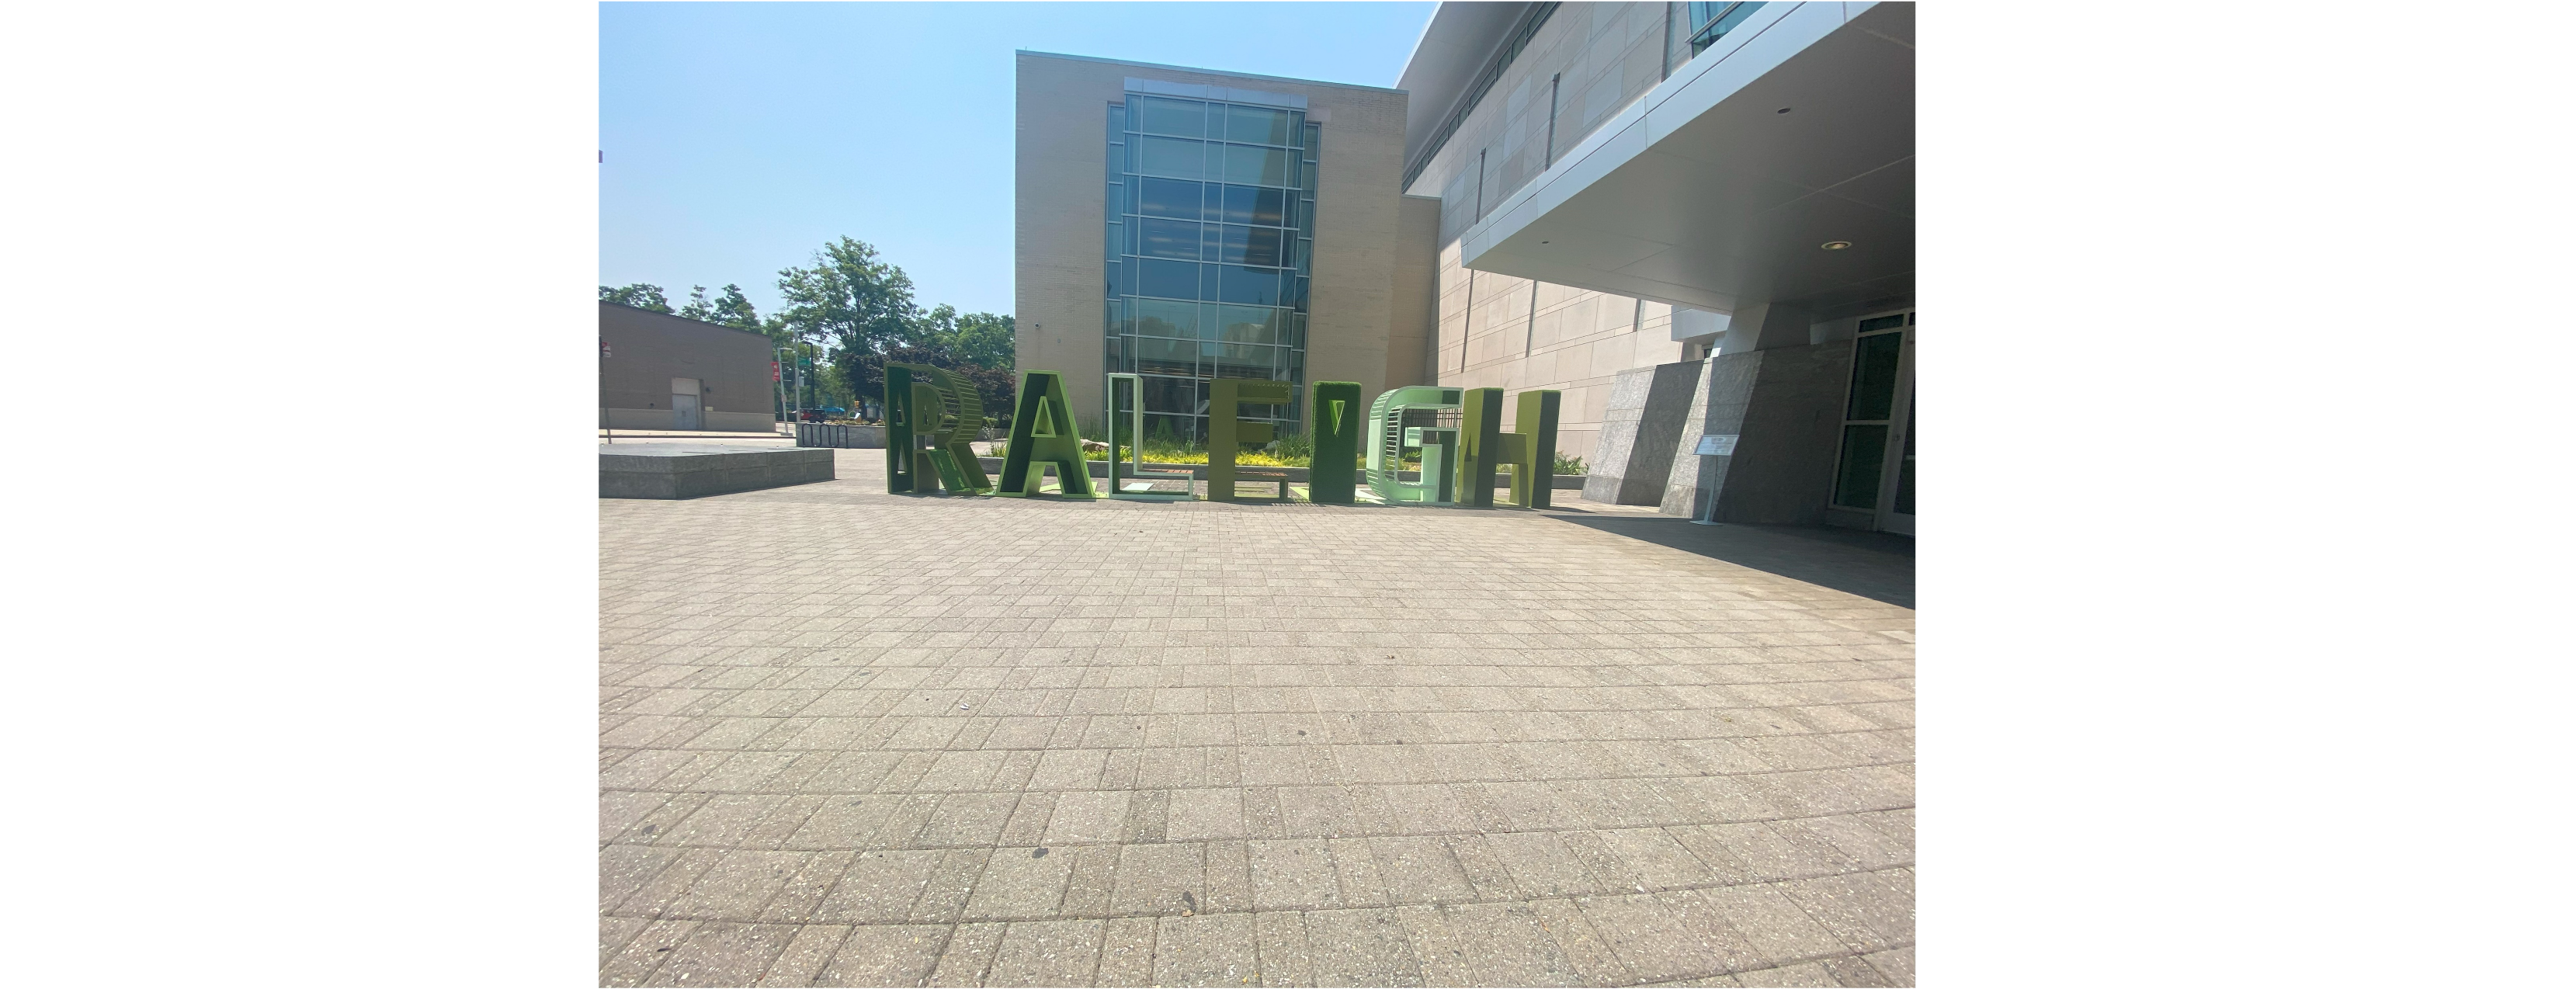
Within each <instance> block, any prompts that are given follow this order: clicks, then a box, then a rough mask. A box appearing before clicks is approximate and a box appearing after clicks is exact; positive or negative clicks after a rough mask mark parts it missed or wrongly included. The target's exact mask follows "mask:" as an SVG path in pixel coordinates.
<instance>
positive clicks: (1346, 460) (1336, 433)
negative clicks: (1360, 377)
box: [1306, 381, 1368, 505]
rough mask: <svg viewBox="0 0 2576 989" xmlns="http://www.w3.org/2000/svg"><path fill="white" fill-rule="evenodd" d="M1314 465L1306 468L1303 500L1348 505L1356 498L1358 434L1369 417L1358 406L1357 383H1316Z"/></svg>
mask: <svg viewBox="0 0 2576 989" xmlns="http://www.w3.org/2000/svg"><path fill="white" fill-rule="evenodd" d="M1309 407H1310V408H1312V409H1314V420H1313V423H1314V424H1313V425H1311V426H1309V427H1307V428H1308V429H1309V430H1311V431H1312V432H1311V433H1310V434H1309V435H1310V436H1311V437H1312V438H1313V439H1314V441H1315V457H1314V461H1313V464H1314V465H1313V466H1311V467H1308V468H1307V469H1306V500H1307V501H1311V502H1314V503H1316V504H1318V505H1348V504H1351V503H1352V502H1354V501H1356V500H1358V499H1357V498H1356V497H1355V496H1354V491H1355V490H1356V489H1357V488H1358V486H1359V456H1360V434H1361V433H1362V432H1365V429H1364V428H1363V426H1362V424H1363V423H1364V422H1365V421H1366V419H1367V418H1368V417H1367V416H1366V415H1365V414H1363V411H1362V410H1361V408H1360V383H1359V382H1356V381H1318V382H1315V401H1314V403H1313V404H1312V405H1311V406H1309Z"/></svg>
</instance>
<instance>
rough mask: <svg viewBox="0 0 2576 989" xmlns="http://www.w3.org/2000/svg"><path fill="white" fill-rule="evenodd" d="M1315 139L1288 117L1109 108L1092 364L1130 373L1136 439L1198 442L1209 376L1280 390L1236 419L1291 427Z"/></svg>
mask: <svg viewBox="0 0 2576 989" xmlns="http://www.w3.org/2000/svg"><path fill="white" fill-rule="evenodd" d="M1321 137H1322V128H1321V127H1320V125H1317V124H1313V123H1308V122H1307V121H1306V115H1305V113H1304V112H1303V111H1300V110H1292V109H1283V108H1279V107H1269V106H1258V105H1253V104H1246V103H1228V102H1219V101H1209V100H1190V99H1177V98H1174V97H1168V96H1147V95H1144V94H1140V93H1128V94H1126V102H1124V103H1112V104H1110V105H1109V142H1108V144H1109V157H1108V166H1109V167H1108V177H1109V190H1108V191H1109V197H1108V202H1109V208H1108V210H1107V212H1108V217H1107V219H1108V223H1107V226H1106V230H1107V234H1106V236H1105V237H1104V238H1103V242H1102V243H1103V247H1102V250H1103V253H1104V256H1105V257H1107V259H1108V262H1109V263H1108V265H1107V269H1106V270H1107V272H1108V277H1107V278H1106V279H1105V281H1106V282H1107V284H1106V285H1105V286H1104V287H1103V288H1104V295H1105V296H1106V299H1107V302H1106V306H1107V314H1106V315H1107V320H1106V324H1105V325H1106V326H1107V327H1108V341H1107V345H1108V353H1107V360H1106V361H1104V362H1103V366H1104V367H1105V368H1106V369H1108V370H1110V371H1118V372H1125V373H1129V374H1137V375H1142V376H1143V378H1144V384H1145V387H1144V402H1145V410H1144V411H1145V431H1146V436H1147V438H1155V437H1160V436H1163V435H1168V436H1170V437H1171V438H1172V439H1174V440H1179V441H1186V442H1201V441H1204V439H1205V438H1206V436H1207V414H1208V396H1209V392H1210V384H1211V382H1214V381H1215V380H1216V379H1218V378H1251V379H1256V380H1269V381H1286V382H1289V383H1290V384H1291V385H1292V386H1293V387H1292V392H1293V393H1295V394H1296V395H1297V396H1298V397H1297V398H1296V399H1294V400H1293V401H1291V402H1290V404H1287V405H1282V406H1271V407H1268V408H1267V410H1266V412H1267V415H1266V416H1264V415H1262V414H1261V413H1263V412H1264V411H1265V409H1264V408H1263V407H1261V406H1250V405H1248V406H1245V407H1244V410H1243V411H1244V414H1245V416H1246V417H1247V418H1255V419H1258V418H1267V419H1269V420H1270V421H1271V422H1272V423H1274V424H1275V425H1276V426H1277V427H1278V432H1279V435H1282V436H1286V435H1290V434H1292V433H1295V432H1297V431H1298V423H1299V422H1301V421H1302V419H1303V416H1302V412H1303V406H1304V404H1305V400H1304V394H1303V393H1304V385H1305V380H1306V287H1307V282H1308V279H1309V277H1310V276H1311V275H1312V274H1313V267H1314V253H1315V250H1314V244H1315V162H1316V151H1317V145H1318V144H1319V143H1320V139H1321ZM1115 411H1117V412H1119V413H1122V414H1123V413H1124V412H1125V407H1124V406H1122V407H1121V408H1120V409H1118V410H1115ZM1119 421H1122V422H1123V421H1125V420H1124V418H1123V415H1122V416H1121V417H1120V419H1119Z"/></svg>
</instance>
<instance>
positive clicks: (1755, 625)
mask: <svg viewBox="0 0 2576 989" xmlns="http://www.w3.org/2000/svg"><path fill="white" fill-rule="evenodd" d="M881 458H882V454H881V453H880V452H878V451H864V450H845V451H840V452H839V470H840V477H841V479H840V480H837V481H833V482H828V483H822V484H813V485H805V486H800V487H793V488H782V489H776V490H770V491H760V492H751V493H746V494H738V495H727V496H721V497H714V498H705V499H699V500H694V501H676V502H657V501H602V502H600V607H601V619H600V621H601V625H600V712H601V721H600V786H601V793H600V831H599V841H600V846H599V847H600V857H599V881H600V891H599V892H600V914H601V920H600V929H599V936H600V956H599V957H600V979H601V981H602V983H603V984H606V985H753V984H758V985H877V986H914V985H1014V986H1017V985H1077V986H1078V985H1226V986H1250V985H1265V986H1273V985H1327V986H1329V985H1514V986H1537V985H1596V986H1616V985H1639V984H1684V985H1747V986H1773V985H1818V986H1829V985H1912V984H1913V983H1914V971H1913V966H1914V950H1913V945H1914V920H1913V917H1914V874H1913V862H1914V837H1913V832H1914V812H1913V806H1914V786H1913V759H1914V748H1913V731H1912V724H1913V711H1914V705H1913V699H1912V698H1913V689H1912V688H1913V661H1912V655H1913V647H1912V645H1911V642H1912V640H1913V635H1912V628H1913V612H1912V611H1911V610H1910V608H1907V607H1900V606H1898V605H1894V604H1887V603H1882V600H1899V601H1902V602H1905V603H1910V602H1911V596H1910V587H1911V583H1910V576H1907V575H1908V574H1910V568H1911V560H1910V559H1909V558H1903V557H1899V556H1896V555H1894V554H1890V553H1885V552H1872V551H1869V550H1867V549H1865V548H1863V549H1837V547H1836V546H1835V544H1833V543H1830V542H1813V543H1807V542H1801V541H1798V540H1795V539H1791V540H1788V541H1785V542H1783V541H1780V540H1773V542H1771V543H1769V544H1765V545H1764V546H1762V547H1758V549H1759V550H1760V554H1768V555H1767V556H1766V557H1764V559H1768V560H1778V561H1781V563H1782V564H1783V565H1773V564H1771V563H1764V564H1763V565H1764V566H1766V568H1767V569H1768V570H1771V571H1779V572H1800V573H1801V574H1802V575H1803V576H1808V577H1810V578H1811V579H1818V580H1827V581H1828V582H1831V583H1835V584H1837V585H1838V586H1848V587H1857V588H1861V589H1863V590H1865V591H1868V592H1869V593H1871V594H1872V595H1873V597H1876V598H1879V599H1880V600H1873V599H1872V597H1862V596H1858V595H1855V594H1852V593H1846V592H1845V591H1841V590H1834V589H1831V588H1829V587H1825V586H1820V585H1818V584H1811V583H1803V582H1800V581H1798V580H1792V579H1789V578H1787V577H1783V576H1777V575H1775V573H1772V572H1764V571H1763V570H1754V569H1748V568H1747V567H1744V566H1738V565H1735V564H1733V563H1728V562H1725V561H1723V560H1721V559H1717V558H1712V556H1710V555H1703V554H1701V553H1695V552H1689V551H1685V549H1682V548H1674V547H1675V546H1679V545H1687V544H1688V542H1689V540H1691V539H1695V538H1701V537H1702V536H1705V537H1706V538H1709V539H1718V538H1722V537H1721V536H1720V535H1719V533H1720V530H1712V529H1695V530H1692V531H1685V530H1689V529H1690V527H1688V525H1687V523H1684V522H1682V521H1680V520H1676V519H1662V518H1656V517H1654V516H1650V515H1640V514H1638V513H1636V512H1635V511H1633V510H1620V509H1615V508H1611V507H1608V506H1598V505H1591V504H1589V503H1585V502H1580V501H1567V502H1563V503H1561V504H1562V505H1563V506H1564V507H1565V508H1567V509H1568V511H1565V512H1561V513H1548V514H1541V513H1531V512H1526V511H1516V510H1498V511H1474V510H1449V509H1423V508H1382V507H1372V506H1353V507H1336V506H1313V505H1290V506H1280V505H1258V504H1243V505H1212V504H1206V503H1191V504H1179V505H1164V504H1142V503H1132V502H1094V503H1073V504H1068V503H1062V502H1039V501H1035V500H1028V501H1022V500H1012V499H1000V498H982V499H966V498H912V497H905V496H895V495H888V494H885V493H883V491H884V482H883V467H882V459H881ZM1566 494H1569V495H1570V494H1572V492H1567V493H1566ZM1608 523H1617V524H1608ZM1622 526H1624V527H1625V528H1622ZM1674 527H1682V528H1678V529H1677V528H1674ZM1649 531H1651V533H1653V534H1660V535H1638V533H1648V532H1649ZM1740 536H1741V538H1744V539H1751V540H1757V541H1758V540H1760V539H1762V538H1766V537H1765V536H1764V535H1763V534H1762V533H1760V532H1759V531H1758V530H1746V531H1744V532H1742V533H1740ZM1658 538H1660V539H1661V541H1662V542H1665V543H1671V544H1672V545H1661V544H1658V541H1657V540H1658ZM1806 546H1813V547H1815V549H1814V552H1813V553H1808V552H1807V551H1806V550H1804V549H1802V548H1801V547H1806ZM1784 547H1785V548H1784ZM1760 554H1756V555H1760ZM1802 554H1805V555H1804V556H1802ZM1802 560H1803V561H1804V563H1805V564H1812V565H1811V566H1809V567H1808V569H1807V570H1805V571H1801V570H1799V567H1798V565H1800V564H1801V562H1802ZM1757 562H1759V561H1757ZM1872 568H1876V569H1878V570H1879V571H1883V572H1880V573H1875V574H1872V573H1865V572H1864V571H1869V570H1871V569H1872ZM1896 571H1903V573H1897V572H1896ZM1819 575H1842V576H1845V577H1848V578H1850V579H1848V580H1844V579H1838V578H1832V577H1829V576H1819ZM1873 580H1874V581H1876V582H1877V583H1876V584H1872V583H1871V581H1873ZM1900 584H1901V585H1902V586H1903V587H1904V588H1905V589H1906V590H1905V592H1904V594H1903V595H1902V596H1898V595H1895V594H1889V593H1882V592H1879V591H1875V590H1870V588H1871V587H1885V586H1896V585H1900Z"/></svg>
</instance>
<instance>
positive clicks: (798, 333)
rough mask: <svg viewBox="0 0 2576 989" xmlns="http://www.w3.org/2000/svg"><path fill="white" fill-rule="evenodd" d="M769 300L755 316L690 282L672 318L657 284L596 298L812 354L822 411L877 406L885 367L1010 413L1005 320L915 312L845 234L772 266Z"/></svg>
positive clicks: (882, 263)
mask: <svg viewBox="0 0 2576 989" xmlns="http://www.w3.org/2000/svg"><path fill="white" fill-rule="evenodd" d="M778 294H779V297H780V299H781V300H783V303H784V305H783V306H782V307H781V308H780V309H779V310H778V311H777V312H775V313H772V314H770V315H769V316H768V317H767V318H765V319H764V318H762V317H761V316H760V314H759V313H757V312H755V311H753V309H752V305H751V300H750V299H749V298H746V297H745V296H744V295H743V292H742V287H741V286H739V285H726V286H725V287H724V288H723V289H722V290H721V291H720V292H718V294H717V295H716V296H715V297H714V298H709V297H708V296H707V288H706V286H704V285H692V286H690V287H689V298H688V301H687V302H686V303H684V304H682V305H681V306H680V308H679V309H678V310H677V311H676V312H675V311H674V310H673V309H672V307H671V303H670V300H669V299H668V298H667V297H666V296H665V295H664V293H663V291H662V288H661V286H658V285H646V284H643V283H641V282H638V283H636V284H633V285H628V286H626V287H624V288H610V287H608V286H606V285H602V286H600V287H599V297H600V298H601V299H602V300H604V301H608V302H614V303H617V304H619V305H625V306H633V307H635V308H637V309H649V310H652V311H654V312H661V313H672V314H673V315H676V316H681V317H684V318H687V319H694V320H699V321H702V322H708V323H714V324H716V325H718V326H730V327H733V328H734V329H738V330H750V331H752V332H755V333H764V334H767V335H768V336H769V337H770V339H771V340H773V341H776V342H777V344H778V345H779V346H789V345H794V344H805V345H810V346H812V347H814V348H815V350H816V351H819V352H820V355H821V356H822V357H823V359H822V360H818V361H816V363H817V364H818V365H822V366H818V367H816V368H815V370H816V371H817V372H819V374H818V378H819V380H818V381H817V382H816V384H817V385H819V386H820V387H819V388H818V389H817V390H818V392H820V394H819V395H814V396H811V397H814V398H819V399H820V400H822V401H823V403H824V404H827V405H828V404H834V403H835V402H839V403H841V404H845V405H848V406H849V407H853V408H855V407H856V403H855V402H852V401H850V400H851V399H859V400H880V401H881V400H883V399H884V397H885V366H886V364H887V363H888V362H898V363H908V364H928V365H930V366H932V367H938V368H945V369H947V370H950V371H954V372H956V373H957V374H959V375H961V376H964V377H965V378H966V379H967V380H969V381H972V382H974V383H975V388H976V390H977V391H978V392H979V393H980V394H981V395H982V396H983V399H984V408H985V411H986V412H987V413H988V414H990V415H993V416H997V417H1007V416H1009V415H1010V412H1011V403H1012V401H1013V400H1014V399H1015V398H1016V397H1017V396H1016V392H1017V388H1018V384H1019V381H1018V376H1017V375H1016V374H1015V373H1014V372H1013V370H1012V365H1013V363H1014V360H1015V351H1014V347H1013V342H1014V340H1013V338H1014V336H1015V334H1016V326H1015V325H1014V323H1013V321H1012V319H1011V316H1010V315H1009V314H1007V313H986V312H977V313H960V312H958V311H957V307H955V306H951V305H946V304H942V305H939V306H936V307H934V308H932V309H929V310H927V311H924V310H923V309H922V308H921V306H920V304H919V303H917V302H916V301H914V298H913V285H912V278H911V276H909V275H906V274H904V271H903V269H902V268H900V267H897V266H896V265H895V264H894V263H893V262H891V261H888V260H886V259H885V258H884V257H883V256H882V255H880V254H879V253H878V252H877V249H876V248H875V247H872V246H870V245H868V244H867V243H865V242H863V241H859V240H856V239H853V238H850V237H842V238H840V239H838V240H835V241H833V242H831V243H827V244H825V245H823V249H822V250H820V251H816V252H815V253H814V258H813V262H812V263H811V264H810V265H807V266H805V267H791V268H785V269H781V270H780V271H779V272H778Z"/></svg>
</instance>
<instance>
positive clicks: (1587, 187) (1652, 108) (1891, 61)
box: [1461, 3, 1914, 312]
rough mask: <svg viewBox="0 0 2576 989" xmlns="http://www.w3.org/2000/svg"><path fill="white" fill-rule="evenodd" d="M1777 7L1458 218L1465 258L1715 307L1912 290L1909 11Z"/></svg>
mask: <svg viewBox="0 0 2576 989" xmlns="http://www.w3.org/2000/svg"><path fill="white" fill-rule="evenodd" d="M1769 6H1770V7H1771V8H1773V9H1766V10H1764V11H1762V12H1761V13H1760V14H1757V15H1756V16H1755V17H1754V18H1752V19H1749V20H1747V21H1746V22H1745V23H1744V24H1743V25H1740V26H1738V27H1737V28H1736V29H1735V30H1734V31H1733V32H1730V33H1729V34H1728V35H1727V36H1726V37H1725V38H1723V39H1721V40H1720V42H1719V44H1718V45H1717V46H1715V47H1712V48H1711V49H1710V50H1708V51H1706V52H1704V53H1702V54H1701V55H1700V56H1699V57H1698V58H1696V59H1693V60H1692V61H1691V62H1690V63H1689V64H1688V65H1686V66H1684V67H1682V68H1681V69H1679V70H1677V71H1675V72H1674V74H1673V77H1672V78H1671V79H1668V80H1666V81H1665V82H1664V83H1663V84H1662V85H1659V86H1657V87H1656V88H1655V89H1654V90H1653V91H1651V92H1649V93H1648V94H1647V95H1646V96H1644V97H1642V98H1640V99H1638V100H1637V101H1636V102H1635V103H1633V104H1631V105H1629V107H1628V108H1627V109H1625V110H1623V111H1621V112H1620V113H1619V115H1618V116H1616V117H1614V118H1613V119H1611V120H1610V121H1609V122H1607V123H1605V124H1603V125H1602V126H1601V127H1600V128H1599V129H1597V130H1595V131H1594V132H1593V133H1592V135H1591V136H1589V137H1587V138H1586V139H1585V140H1584V141H1583V142H1582V143H1581V144H1579V145H1576V146H1575V147H1574V148H1572V149H1569V150H1568V151H1566V152H1565V153H1563V154H1562V155H1561V156H1560V157H1559V158H1558V159H1557V161H1556V164H1555V166H1554V167H1552V168H1550V169H1548V171H1547V172H1546V173H1545V174H1542V175H1540V176H1539V177H1538V178H1536V179H1534V180H1532V181H1531V182H1530V183H1529V184H1528V185H1527V186H1524V187H1522V188H1521V189H1520V190H1518V191H1516V192H1514V193H1513V194H1512V195H1511V196H1510V197H1509V198H1507V199H1505V200H1504V201H1503V202H1502V203H1501V204H1499V205H1497V206H1496V207H1495V208H1494V209H1493V210H1492V211H1490V212H1489V213H1487V214H1486V217H1485V219H1484V220H1483V221H1481V222H1479V223H1477V224H1476V225H1474V226H1472V227H1470V228H1468V230H1467V232H1466V233H1465V235H1464V236H1463V238H1462V244H1461V253H1462V254H1463V259H1464V263H1465V264H1466V266H1467V267H1470V268H1473V269H1476V270H1478V271H1490V272H1494V273H1497V274H1504V275H1511V276H1514V277H1518V278H1534V279H1537V280H1540V281H1544V282H1549V283H1552V284H1557V285H1570V286H1574V287H1577V288H1586V289H1592V290H1595V291H1601V292H1610V293H1614V294H1618V295H1627V296H1635V297H1638V298H1644V299H1652V300H1655V301H1658V302H1668V303H1672V304H1675V305H1682V306H1690V307H1694V308H1699V309H1708V310H1713V311H1716V312H1734V311H1735V310H1736V309H1737V308H1738V307H1740V306H1749V305H1755V304H1759V303H1763V302H1783V303H1798V304H1800V305H1801V306H1802V307H1811V308H1822V307H1829V306H1834V305H1842V304H1851V303H1858V302H1864V301H1868V300H1871V299H1876V298H1881V297H1886V296H1891V295H1897V294H1901V293H1905V292H1910V291H1912V290H1913V284H1914V47H1913V42H1914V5H1913V4H1911V3H1878V4H1857V3H1847V4H1836V3H1801V4H1772V5H1769ZM1783 108H1786V109H1787V110H1788V111H1789V112H1787V113H1782V112H1780V111H1781V110H1782V109H1783ZM1829 242H1843V243H1847V244H1848V245H1849V246H1848V247H1845V248H1840V249H1835V250H1826V249H1824V248H1823V246H1822V245H1824V244H1826V243H1829Z"/></svg>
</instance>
